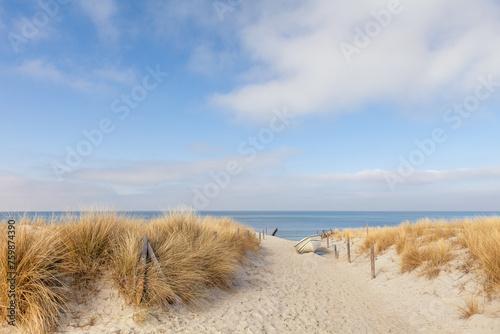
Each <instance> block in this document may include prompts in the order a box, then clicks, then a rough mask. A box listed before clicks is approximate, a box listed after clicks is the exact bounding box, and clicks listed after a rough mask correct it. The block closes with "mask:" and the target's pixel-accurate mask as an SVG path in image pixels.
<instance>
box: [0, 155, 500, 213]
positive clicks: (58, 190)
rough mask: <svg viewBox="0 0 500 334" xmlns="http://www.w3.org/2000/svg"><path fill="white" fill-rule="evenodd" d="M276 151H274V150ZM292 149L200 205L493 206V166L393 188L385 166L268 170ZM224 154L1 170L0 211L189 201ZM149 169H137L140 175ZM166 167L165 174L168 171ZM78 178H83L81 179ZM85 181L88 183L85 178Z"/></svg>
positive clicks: (499, 171) (498, 187)
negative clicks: (36, 173) (55, 171)
mask: <svg viewBox="0 0 500 334" xmlns="http://www.w3.org/2000/svg"><path fill="white" fill-rule="evenodd" d="M276 153H278V154H276ZM290 154H292V152H289V151H288V152H287V151H286V150H283V151H281V152H275V153H274V155H275V157H273V156H272V154H269V155H265V156H263V157H262V160H261V161H260V162H258V160H255V161H254V162H255V163H257V165H253V164H249V165H247V166H245V171H244V172H242V173H241V174H240V175H237V176H234V177H233V178H231V180H230V183H229V184H228V186H227V187H225V188H224V189H222V190H221V191H220V194H219V196H217V197H215V198H213V199H211V200H210V204H209V205H208V206H207V207H206V209H207V210H473V211H474V210H491V211H495V210H496V211H498V210H500V207H499V204H498V201H497V199H498V198H500V177H499V176H500V166H491V167H481V168H470V169H458V170H444V171H432V170H427V171H426V170H423V171H416V172H415V174H414V176H413V177H411V178H409V179H407V181H406V182H405V183H404V184H401V185H400V186H399V187H398V188H397V191H395V192H392V191H390V190H389V187H388V186H387V184H386V181H385V173H386V171H384V170H365V171H360V172H357V173H332V174H320V175H318V174H311V175H307V174H298V175H286V174H284V173H279V174H277V173H274V171H276V169H279V168H281V166H282V163H283V161H284V159H286V157H288V156H289V155H290ZM225 162H226V161H225V160H223V159H222V160H207V161H198V162H191V163H180V164H177V165H176V164H172V163H171V164H168V163H163V164H161V163H156V164H151V163H149V164H138V165H137V166H135V167H130V168H116V169H105V168H102V169H85V170H81V172H80V173H75V174H74V175H73V177H74V178H72V179H66V180H65V181H64V182H58V181H50V180H36V179H32V178H26V177H20V176H16V175H12V174H5V173H4V174H2V173H0V211H12V210H66V209H67V210H70V209H72V210H78V209H80V208H82V207H87V208H88V207H90V206H95V205H99V207H107V208H111V207H113V208H115V209H118V210H156V209H159V208H168V207H173V206H179V205H184V206H190V205H192V204H193V198H194V193H193V191H192V188H193V187H197V188H198V189H203V186H204V185H205V184H206V183H207V182H213V180H211V179H210V178H209V177H208V173H210V172H214V171H215V172H217V171H220V170H221V169H220V168H224V166H225ZM147 173H149V174H151V175H144V174H147ZM170 173H172V174H171V175H170ZM82 181H83V182H82ZM89 181H90V182H89Z"/></svg>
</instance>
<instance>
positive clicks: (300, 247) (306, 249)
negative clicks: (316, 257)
mask: <svg viewBox="0 0 500 334" xmlns="http://www.w3.org/2000/svg"><path fill="white" fill-rule="evenodd" d="M320 247H321V236H320V235H310V236H308V237H305V238H304V239H302V240H300V241H299V242H297V243H296V244H295V249H296V250H297V252H299V253H311V252H315V251H316V250H317V249H318V248H320Z"/></svg>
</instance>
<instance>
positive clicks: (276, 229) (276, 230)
mask: <svg viewBox="0 0 500 334" xmlns="http://www.w3.org/2000/svg"><path fill="white" fill-rule="evenodd" d="M276 232H278V228H277V227H276V228H275V229H274V232H273V233H272V234H271V235H272V236H273V237H274V235H275V234H276Z"/></svg>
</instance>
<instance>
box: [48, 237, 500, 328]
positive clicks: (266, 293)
mask: <svg viewBox="0 0 500 334" xmlns="http://www.w3.org/2000/svg"><path fill="white" fill-rule="evenodd" d="M293 245H294V242H293V241H288V240H284V239H281V238H277V237H271V236H266V239H265V240H263V241H262V247H261V249H260V250H259V252H258V254H250V255H249V257H248V258H247V259H246V260H245V263H244V265H243V266H242V267H241V268H240V269H239V272H238V274H237V278H236V280H235V283H234V289H233V290H232V291H220V290H216V289H213V290H210V291H209V293H208V296H207V299H206V302H205V307H204V308H200V307H198V308H194V307H187V306H184V305H182V304H180V303H179V304H175V305H174V306H173V307H172V309H171V311H169V312H168V313H167V314H165V313H160V312H155V311H154V310H150V311H149V314H148V315H146V316H144V315H143V314H144V313H141V312H138V311H137V310H134V309H133V308H131V307H129V306H127V305H126V304H125V303H124V301H123V300H122V299H121V298H120V297H119V296H118V293H117V291H115V290H114V288H113V287H112V285H111V284H109V282H108V283H106V282H105V281H102V282H101V284H100V286H101V290H100V291H99V292H98V293H97V295H95V296H93V297H92V298H91V299H89V300H88V301H87V302H86V303H84V304H82V305H79V307H80V310H79V311H78V312H76V313H75V312H74V313H73V317H72V318H68V319H64V320H63V321H62V322H61V326H60V328H59V330H58V333H301V332H304V331H307V332H309V333H495V332H496V333H498V332H499V330H500V319H499V318H495V317H488V316H487V315H475V316H473V317H471V318H470V319H468V320H462V319H460V313H459V311H458V309H457V304H458V303H459V301H460V300H461V299H460V298H459V297H457V296H456V293H455V291H453V289H451V288H450V286H449V285H447V284H446V282H445V281H444V280H443V279H438V280H432V281H430V280H428V279H426V278H423V277H419V276H417V275H416V274H414V273H411V274H404V275H401V274H398V273H396V269H395V265H394V263H391V261H392V259H391V255H390V254H387V255H386V256H380V257H379V258H378V260H377V267H378V268H377V277H376V279H374V280H372V279H371V277H370V269H369V268H370V267H369V260H368V259H367V258H366V257H365V256H363V255H358V254H356V255H353V259H352V263H348V262H347V261H346V259H345V251H344V249H343V248H342V247H343V245H341V244H339V246H338V248H339V250H340V260H336V259H335V258H334V254H333V252H330V251H331V250H332V249H331V248H330V249H326V243H325V245H324V246H325V247H324V248H323V249H322V251H323V253H324V255H317V254H313V253H309V254H302V255H300V254H298V253H296V251H295V249H294V248H293ZM75 315H76V316H75Z"/></svg>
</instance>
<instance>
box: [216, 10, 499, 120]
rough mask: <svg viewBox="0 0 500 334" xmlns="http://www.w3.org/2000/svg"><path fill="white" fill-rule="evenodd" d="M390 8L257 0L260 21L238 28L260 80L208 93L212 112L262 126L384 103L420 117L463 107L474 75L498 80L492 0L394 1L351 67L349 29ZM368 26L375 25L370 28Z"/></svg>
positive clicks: (351, 32) (351, 33) (496, 25)
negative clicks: (271, 120)
mask: <svg viewBox="0 0 500 334" xmlns="http://www.w3.org/2000/svg"><path fill="white" fill-rule="evenodd" d="M388 3H389V1H371V0H370V1H368V0H363V1H361V0H360V1H356V2H352V1H328V0H315V1H295V2H294V3H293V4H290V2H289V1H285V0H281V1H272V2H270V1H260V2H252V4H249V3H243V4H242V6H244V9H243V10H242V12H241V15H244V12H245V10H246V9H247V8H248V7H249V6H257V7H258V8H259V10H258V11H259V12H260V13H261V14H260V16H259V17H258V18H257V19H255V20H248V21H247V22H248V23H246V24H245V26H243V27H242V28H241V30H240V33H239V41H240V42H241V44H242V45H243V51H242V52H243V53H244V56H245V57H248V58H250V59H251V60H252V62H253V63H254V64H255V67H254V68H253V69H252V70H250V73H245V77H246V78H252V77H253V75H252V73H253V71H256V72H257V75H256V77H261V76H260V75H259V73H262V72H265V73H268V74H269V76H270V78H267V79H266V80H264V81H262V80H255V81H253V80H249V81H248V82H245V83H242V84H241V86H240V87H238V88H236V89H234V90H232V91H230V92H226V93H218V94H215V95H214V96H213V97H212V99H211V101H212V103H214V104H215V105H216V106H218V107H221V108H226V109H228V110H231V111H233V112H234V113H235V114H236V115H238V116H241V117H244V118H258V119H260V118H265V117H267V116H264V114H267V113H269V112H270V111H271V110H272V109H273V108H275V107H276V106H280V105H287V106H288V107H289V108H290V110H292V111H293V112H294V113H297V114H311V113H318V112H334V113H340V112H346V111H350V110H353V109H356V108H357V107H359V106H363V105H367V104H369V103H377V102H389V103H394V102H396V104H397V105H398V106H399V107H400V109H403V110H405V109H414V108H415V105H418V106H419V107H420V108H421V109H422V110H420V111H423V110H425V109H426V108H429V107H430V108H429V109H430V111H433V109H434V110H435V109H436V108H438V107H439V110H441V108H440V107H442V106H436V107H433V106H434V103H435V100H436V99H438V98H440V99H444V100H448V101H450V102H454V101H457V100H458V101H461V100H462V99H463V97H464V95H465V96H466V95H469V94H471V93H473V91H474V88H475V85H476V84H477V77H478V76H481V75H482V76H488V75H490V74H492V75H493V76H494V78H497V80H498V79H500V68H499V67H498V66H496V63H497V59H499V58H500V44H498V43H494V42H493V41H495V40H496V33H495V32H496V31H499V30H500V21H499V20H498V16H499V13H500V9H499V7H498V5H497V4H495V1H493V0H479V1H476V2H470V1H453V0H445V1H425V2H421V1H420V2H418V1H401V3H402V10H401V12H400V13H399V14H393V15H392V19H391V22H390V24H389V25H388V26H387V27H384V28H382V29H381V32H380V34H379V35H378V36H376V37H373V38H372V39H371V41H370V43H369V45H367V46H366V47H365V48H362V49H360V52H359V54H353V55H352V62H351V63H348V62H347V61H346V59H345V57H344V55H343V53H342V51H341V48H340V45H341V43H342V42H346V43H349V44H351V45H353V44H354V43H353V40H354V38H355V35H356V34H355V32H354V28H355V27H360V28H361V29H364V28H365V25H366V23H367V22H370V21H374V18H373V16H372V15H371V14H370V12H371V11H373V10H376V11H380V10H382V9H386V8H387V4H388ZM254 14H255V12H253V11H252V14H251V15H254ZM374 22H375V21H374ZM242 57H243V55H242Z"/></svg>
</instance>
